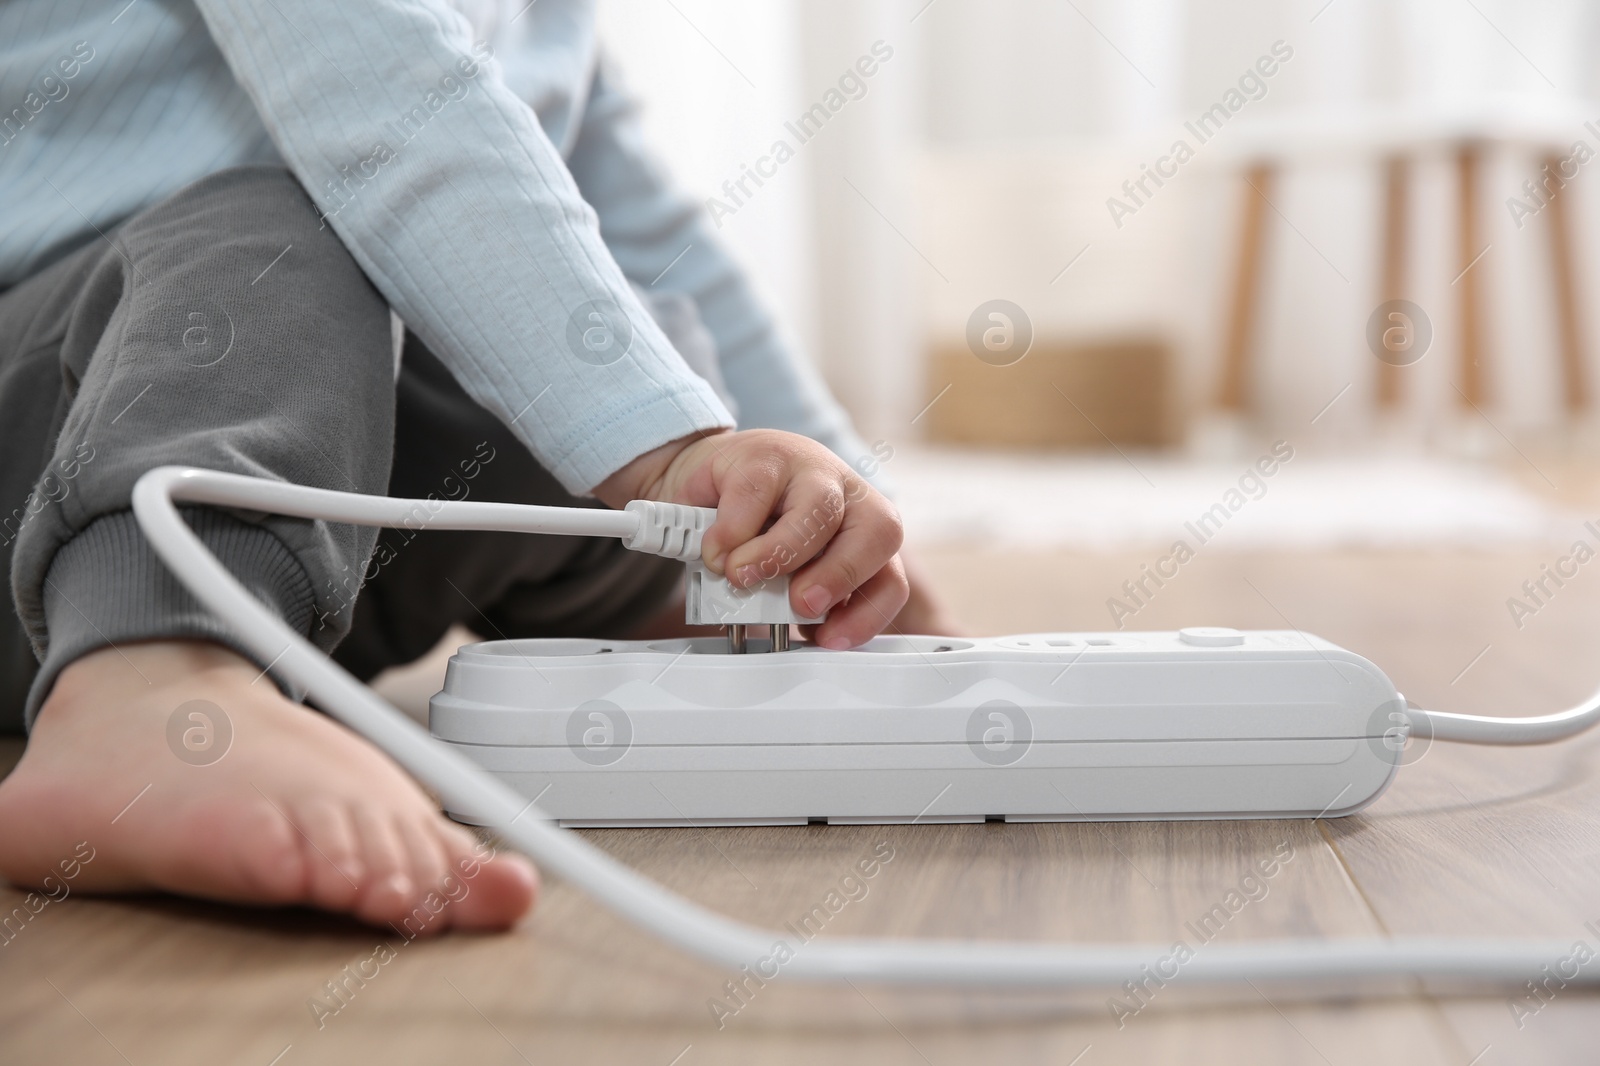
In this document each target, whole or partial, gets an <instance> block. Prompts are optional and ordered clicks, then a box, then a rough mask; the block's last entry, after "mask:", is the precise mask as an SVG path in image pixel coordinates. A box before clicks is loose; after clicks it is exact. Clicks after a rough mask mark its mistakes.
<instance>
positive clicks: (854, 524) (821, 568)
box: [789, 492, 905, 640]
mask: <svg viewBox="0 0 1600 1066" xmlns="http://www.w3.org/2000/svg"><path fill="white" fill-rule="evenodd" d="M902 536H903V533H902V530H901V526H900V515H899V514H898V513H897V512H896V511H895V509H894V507H893V505H891V504H890V503H889V501H888V500H886V499H884V498H883V497H882V496H879V495H878V494H877V493H875V492H869V493H865V494H863V495H862V496H861V498H860V499H859V500H857V501H856V502H853V503H849V504H847V505H846V506H845V508H844V516H843V520H842V522H841V523H840V526H839V531H838V532H837V533H836V534H835V535H834V536H833V538H832V539H831V540H829V541H828V542H827V545H826V547H824V548H823V550H822V551H821V552H820V553H819V554H818V555H817V556H816V558H814V559H812V560H811V561H810V562H809V563H807V564H806V566H805V567H804V568H802V569H801V570H800V571H799V572H798V573H797V574H796V575H795V577H794V580H793V582H792V583H791V584H790V586H789V602H790V603H791V604H793V605H794V608H795V610H797V611H800V612H802V613H804V614H808V615H818V614H821V613H822V612H823V611H826V610H828V609H829V608H830V607H833V606H834V605H836V604H839V603H841V601H843V600H844V598H845V597H846V596H848V595H850V593H851V592H852V591H854V590H855V589H858V588H860V587H862V586H863V585H865V584H866V583H867V581H868V580H869V579H870V578H872V577H873V576H874V575H876V574H878V572H879V571H881V570H882V569H883V568H884V567H885V566H886V565H888V564H889V562H890V561H891V560H893V559H894V558H895V553H896V552H898V551H899V550H900V542H901V539H902ZM897 565H898V564H897ZM900 582H901V583H902V584H903V583H904V582H905V577H904V575H903V574H902V575H901V577H900ZM895 609H896V610H898V609H899V605H898V604H896V608H895ZM893 618H894V615H892V614H891V615H890V616H889V620H892V619H893ZM887 624H888V620H886V621H885V622H884V623H883V624H882V625H880V626H879V627H878V629H882V628H883V626H884V625H887ZM878 629H874V630H873V631H872V632H873V633H876V632H878ZM871 635H872V634H871V633H869V634H868V636H871ZM862 639H863V640H865V639H866V638H865V637H863V638H862Z"/></svg>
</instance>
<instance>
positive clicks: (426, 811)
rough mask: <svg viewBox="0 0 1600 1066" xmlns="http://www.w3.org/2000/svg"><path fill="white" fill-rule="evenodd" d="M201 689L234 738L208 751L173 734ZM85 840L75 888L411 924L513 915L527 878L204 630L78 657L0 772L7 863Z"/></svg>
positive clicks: (1, 872)
mask: <svg viewBox="0 0 1600 1066" xmlns="http://www.w3.org/2000/svg"><path fill="white" fill-rule="evenodd" d="M257 682H260V683H257ZM195 700H204V701H206V704H205V705H206V706H207V707H208V708H210V710H209V711H208V714H211V715H212V716H213V717H219V718H220V724H221V725H223V726H225V727H226V733H227V735H228V737H229V738H230V739H229V744H228V746H227V747H226V749H225V750H223V751H222V752H221V754H217V755H215V756H214V757H209V758H205V759H198V758H195V757H194V754H193V752H188V751H184V750H181V749H180V748H179V747H176V746H174V745H175V744H176V743H177V742H176V741H174V740H173V739H172V738H173V736H174V735H175V734H174V732H173V730H172V729H171V728H170V726H171V722H172V720H173V717H174V715H175V714H177V713H179V709H180V708H181V707H184V706H187V705H189V704H190V703H192V701H195ZM177 735H183V734H182V731H181V730H179V733H178V734H177ZM130 800H131V802H130ZM80 846H82V847H88V848H89V849H90V850H91V851H92V853H93V855H94V858H93V861H92V862H86V863H81V864H79V865H78V866H75V867H74V868H75V870H77V873H76V874H75V876H76V877H77V878H78V880H77V881H76V882H75V884H74V885H73V888H74V889H75V890H81V891H133V890H147V889H152V888H154V889H164V890H167V891H172V892H178V893H182V894H186V895H193V896H200V897H204V898H209V899H218V900H225V901H230V902H238V903H254V904H262V905H274V906H276V905H285V904H302V905H308V906H313V907H319V908H322V909H324V910H329V911H335V912H339V913H348V914H352V915H354V916H355V917H357V918H359V919H361V920H363V921H366V922H370V923H372V924H374V925H379V926H390V927H393V928H397V929H404V930H414V932H407V935H420V934H425V933H434V932H438V931H441V930H444V929H450V928H455V929H481V930H495V929H505V928H509V927H510V926H512V925H514V924H515V923H516V921H517V920H518V919H519V918H521V917H522V915H524V914H525V913H527V911H528V909H529V908H530V907H531V906H532V905H533V903H534V899H535V897H536V895H537V892H538V876H537V874H536V873H535V871H534V868H533V867H532V865H531V864H529V863H528V862H527V861H526V860H525V859H523V858H522V857H521V856H519V855H515V854H511V853H508V852H500V853H496V852H495V851H494V849H493V848H492V847H490V846H489V845H486V844H480V843H479V842H478V841H476V840H475V839H474V838H473V836H472V835H471V834H470V833H468V832H466V831H465V830H463V829H462V828H461V827H459V826H456V825H453V824H452V823H450V822H449V821H447V820H446V819H445V818H444V817H443V816H442V815H441V814H439V812H438V811H437V809H436V808H434V807H433V805H432V804H431V802H430V801H429V800H428V798H427V797H426V795H425V794H424V793H423V792H422V791H421V789H419V788H418V787H417V785H416V783H415V782H413V781H412V780H411V779H410V778H409V777H407V776H406V775H405V774H404V772H403V771H401V770H400V768H399V767H398V766H396V765H395V764H394V762H393V761H392V760H390V759H389V758H388V757H387V756H385V755H384V754H382V753H381V752H379V751H378V750H377V749H376V748H374V747H372V746H371V745H370V744H368V743H367V742H366V741H364V740H362V739H361V738H359V737H357V736H356V735H355V734H354V733H351V732H350V731H349V730H347V729H345V728H344V727H343V726H340V725H338V724H337V723H335V722H333V721H331V720H330V719H328V718H325V717H323V716H322V715H319V714H317V713H316V712H314V711H311V710H308V709H307V708H305V707H302V706H300V705H298V704H295V703H292V702H290V701H289V700H287V699H286V698H284V697H283V696H282V695H281V694H280V693H279V692H278V691H277V690H276V689H275V688H274V687H273V686H272V685H271V684H269V683H267V682H261V681H260V671H259V670H258V669H257V668H256V667H255V666H254V665H252V664H251V663H250V662H248V661H247V660H245V659H243V658H240V657H239V656H237V655H234V654H233V653H232V652H229V651H227V650H225V649H223V648H220V647H217V646H215V645H209V644H203V643H198V642H182V641H168V642H153V643H150V644H142V645H135V646H132V647H126V648H122V649H106V650H104V651H102V652H95V653H92V654H90V655H88V656H85V657H84V658H82V659H79V660H78V661H77V662H75V663H73V664H72V665H71V666H69V667H68V668H67V669H66V670H65V671H63V672H62V674H61V676H60V678H59V679H58V681H57V683H56V686H55V689H54V690H53V691H52V694H51V696H50V698H49V699H48V700H47V701H46V702H45V705H44V707H43V708H42V709H41V710H40V713H39V716H38V719H37V721H36V723H35V726H34V731H33V733H32V735H31V737H30V739H29V744H28V748H27V750H26V751H25V753H24V755H23V758H22V761H21V762H20V763H19V764H18V765H17V768H16V769H15V770H14V771H13V772H12V774H11V776H10V777H8V778H6V779H5V780H4V781H0V876H4V877H5V878H6V879H7V880H10V881H12V882H13V883H16V884H19V885H30V886H39V885H40V884H41V883H42V881H43V880H44V878H46V877H50V876H56V877H59V876H60V873H59V869H58V867H59V863H58V862H57V860H58V859H62V858H63V857H68V858H70V857H71V856H72V855H73V854H74V849H75V848H79V849H80V851H81V847H80Z"/></svg>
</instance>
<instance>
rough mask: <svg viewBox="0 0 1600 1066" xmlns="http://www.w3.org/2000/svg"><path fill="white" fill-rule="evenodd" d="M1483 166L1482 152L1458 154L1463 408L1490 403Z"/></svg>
mask: <svg viewBox="0 0 1600 1066" xmlns="http://www.w3.org/2000/svg"><path fill="white" fill-rule="evenodd" d="M1481 162H1482V148H1481V147H1480V146H1478V145H1476V144H1465V145H1462V146H1461V148H1460V149H1459V150H1458V151H1457V153H1456V188H1457V204H1458V209H1459V216H1458V217H1459V223H1460V237H1461V273H1460V274H1459V275H1457V277H1456V282H1455V284H1456V288H1457V289H1459V290H1460V293H1459V294H1458V295H1457V297H1456V299H1457V301H1458V306H1459V308H1460V312H1461V385H1460V389H1461V404H1462V406H1463V407H1467V408H1473V407H1482V406H1483V405H1484V404H1485V403H1486V402H1487V401H1488V379H1487V374H1486V366H1485V364H1486V363H1487V361H1488V352H1487V350H1486V348H1485V344H1484V333H1483V305H1482V302H1481V300H1482V291H1483V289H1482V287H1481V286H1480V285H1479V284H1478V278H1479V276H1480V275H1481V273H1482V269H1481V264H1477V262H1476V261H1477V258H1478V256H1479V255H1481V254H1482V253H1483V248H1482V247H1481V246H1480V245H1479V241H1480V240H1481V239H1482V237H1481V235H1480V229H1479V224H1478V223H1479V219H1478V173H1479V167H1480V165H1481Z"/></svg>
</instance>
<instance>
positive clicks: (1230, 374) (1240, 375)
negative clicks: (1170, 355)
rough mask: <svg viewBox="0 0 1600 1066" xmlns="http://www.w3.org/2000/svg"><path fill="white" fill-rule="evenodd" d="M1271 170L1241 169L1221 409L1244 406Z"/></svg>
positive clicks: (1257, 166)
mask: <svg viewBox="0 0 1600 1066" xmlns="http://www.w3.org/2000/svg"><path fill="white" fill-rule="evenodd" d="M1274 176H1275V172H1274V170H1273V167H1272V165H1271V164H1269V163H1257V164H1255V165H1254V166H1252V167H1251V168H1250V169H1249V170H1247V171H1245V193H1244V215H1243V219H1242V223H1241V226H1240V230H1239V261H1238V264H1237V267H1236V269H1235V271H1234V275H1233V300H1232V303H1231V305H1230V307H1229V310H1228V327H1227V329H1228V332H1227V336H1226V338H1225V340H1224V347H1223V349H1222V383H1221V385H1220V387H1219V388H1218V390H1217V406H1218V407H1219V408H1221V409H1223V410H1225V411H1234V412H1242V411H1243V410H1244V408H1245V401H1246V392H1247V390H1248V383H1247V382H1248V378H1249V373H1250V347H1251V344H1250V342H1251V334H1252V333H1253V332H1254V328H1255V322H1256V317H1257V315H1256V309H1257V307H1258V306H1259V305H1260V303H1261V263H1262V260H1263V259H1264V258H1265V248H1264V245H1265V242H1266V221H1267V197H1268V196H1270V195H1271V193H1272V183H1273V178H1274Z"/></svg>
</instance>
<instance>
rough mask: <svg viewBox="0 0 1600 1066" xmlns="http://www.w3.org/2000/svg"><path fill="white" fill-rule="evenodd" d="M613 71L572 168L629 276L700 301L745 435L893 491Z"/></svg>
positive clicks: (604, 70)
mask: <svg viewBox="0 0 1600 1066" xmlns="http://www.w3.org/2000/svg"><path fill="white" fill-rule="evenodd" d="M609 66H610V64H609V61H608V60H607V59H606V58H605V57H604V56H602V59H601V62H600V64H599V69H598V71H597V72H596V74H595V78H594V83H593V85H592V86H591V89H590V94H589V102H588V107H587V108H586V110H585V112H584V116H583V123H582V126H581V128H580V130H579V133H578V137H577V141H576V143H575V144H574V146H573V149H572V151H571V153H570V154H569V156H568V166H569V167H570V168H571V170H572V175H573V177H574V178H575V179H576V180H577V182H578V188H579V190H580V191H581V192H582V193H583V196H584V198H585V199H586V200H587V201H588V202H589V203H590V204H591V205H592V206H593V207H594V209H595V211H596V212H597V214H598V215H599V219H600V233H601V236H602V237H603V238H604V239H605V242H606V246H607V247H608V248H610V249H611V253H612V255H613V256H614V257H615V258H616V261H617V263H618V265H620V266H621V268H622V271H623V273H624V274H626V275H627V276H628V277H629V278H630V279H631V280H632V281H633V282H634V283H635V284H637V285H640V286H641V287H645V288H660V289H670V290H676V291H678V292H683V293H686V294H687V295H688V296H689V297H691V298H692V299H693V300H694V302H695V304H696V306H697V308H698V310H699V312H700V318H701V320H702V321H703V322H704V324H705V326H706V328H707V330H709V332H710V334H711V336H712V338H713V340H714V341H715V343H716V349H717V361H718V365H719V367H720V369H721V371H722V376H723V379H724V381H725V382H726V383H727V388H728V391H729V392H730V393H731V394H732V396H733V399H734V401H735V404H736V408H737V412H738V418H739V425H740V427H741V428H746V429H748V428H755V427H763V428H770V429H782V430H788V431H789V432H791V433H799V434H803V435H804V436H807V437H810V438H812V439H813V440H816V441H819V442H820V443H822V444H823V445H824V446H825V447H827V448H828V449H830V450H831V451H833V452H834V454H836V455H838V456H839V457H840V458H841V459H843V460H844V461H845V462H847V463H849V464H850V466H851V467H852V468H853V469H855V470H856V471H857V472H858V473H860V474H862V475H863V476H864V477H866V478H867V479H868V480H869V481H871V482H872V483H873V484H874V485H875V486H876V487H877V488H879V489H886V488H888V485H887V480H888V479H887V478H886V477H885V476H884V474H883V471H882V467H881V465H880V464H879V463H878V462H876V461H875V458H874V456H873V454H872V453H871V452H870V451H869V449H868V448H867V446H866V444H864V443H863V442H862V440H861V438H860V436H859V435H858V434H857V433H856V430H855V428H854V426H853V425H852V424H851V422H850V418H849V415H847V414H846V413H845V411H844V409H843V408H842V407H841V406H840V405H839V403H838V401H837V400H835V399H834V397H833V395H832V394H831V393H830V392H829V391H828V388H827V386H826V385H825V384H824V383H823V381H822V379H821V378H820V376H818V374H817V373H816V372H815V370H814V369H813V368H812V367H811V365H810V364H809V363H808V362H806V361H804V360H803V359H802V358H800V357H799V356H798V355H797V354H796V353H795V352H794V351H793V349H792V348H791V347H790V346H789V345H788V344H787V343H786V341H785V339H784V337H783V336H782V334H781V332H780V330H779V329H778V327H777V324H776V323H775V321H774V320H773V317H772V315H771V314H770V313H769V312H768V311H767V310H766V308H765V307H763V306H762V303H761V300H760V299H759V298H758V297H757V296H756V294H755V291H754V290H753V288H752V286H751V284H750V280H749V278H748V277H747V276H746V275H745V272H744V270H743V269H742V268H741V267H740V266H739V264H738V263H737V262H736V261H735V260H734V258H733V257H732V255H730V254H729V252H728V251H727V249H726V248H724V247H723V245H722V243H721V242H720V241H719V240H718V239H717V236H716V228H715V226H714V225H713V224H712V222H711V220H710V218H709V217H708V216H707V214H706V212H705V210H704V209H703V208H702V206H701V205H700V204H699V203H697V202H696V201H694V200H692V199H690V198H689V197H688V196H687V195H686V194H684V193H682V192H681V191H679V190H678V189H677V188H676V187H675V186H674V185H673V184H672V182H671V181H670V180H669V178H668V177H667V175H666V173H665V170H664V169H663V167H662V166H661V165H660V163H659V162H658V160H657V159H656V157H655V155H654V153H653V152H652V151H651V150H650V149H649V147H648V145H647V144H646V142H645V138H644V135H643V130H642V127H641V124H640V122H639V109H638V105H637V103H636V101H635V100H634V99H633V98H632V97H631V96H630V95H629V94H628V93H627V92H626V91H625V90H624V89H623V88H622V86H621V85H620V83H619V81H618V78H617V76H616V75H615V73H614V71H612V70H610V69H608V68H609Z"/></svg>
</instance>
